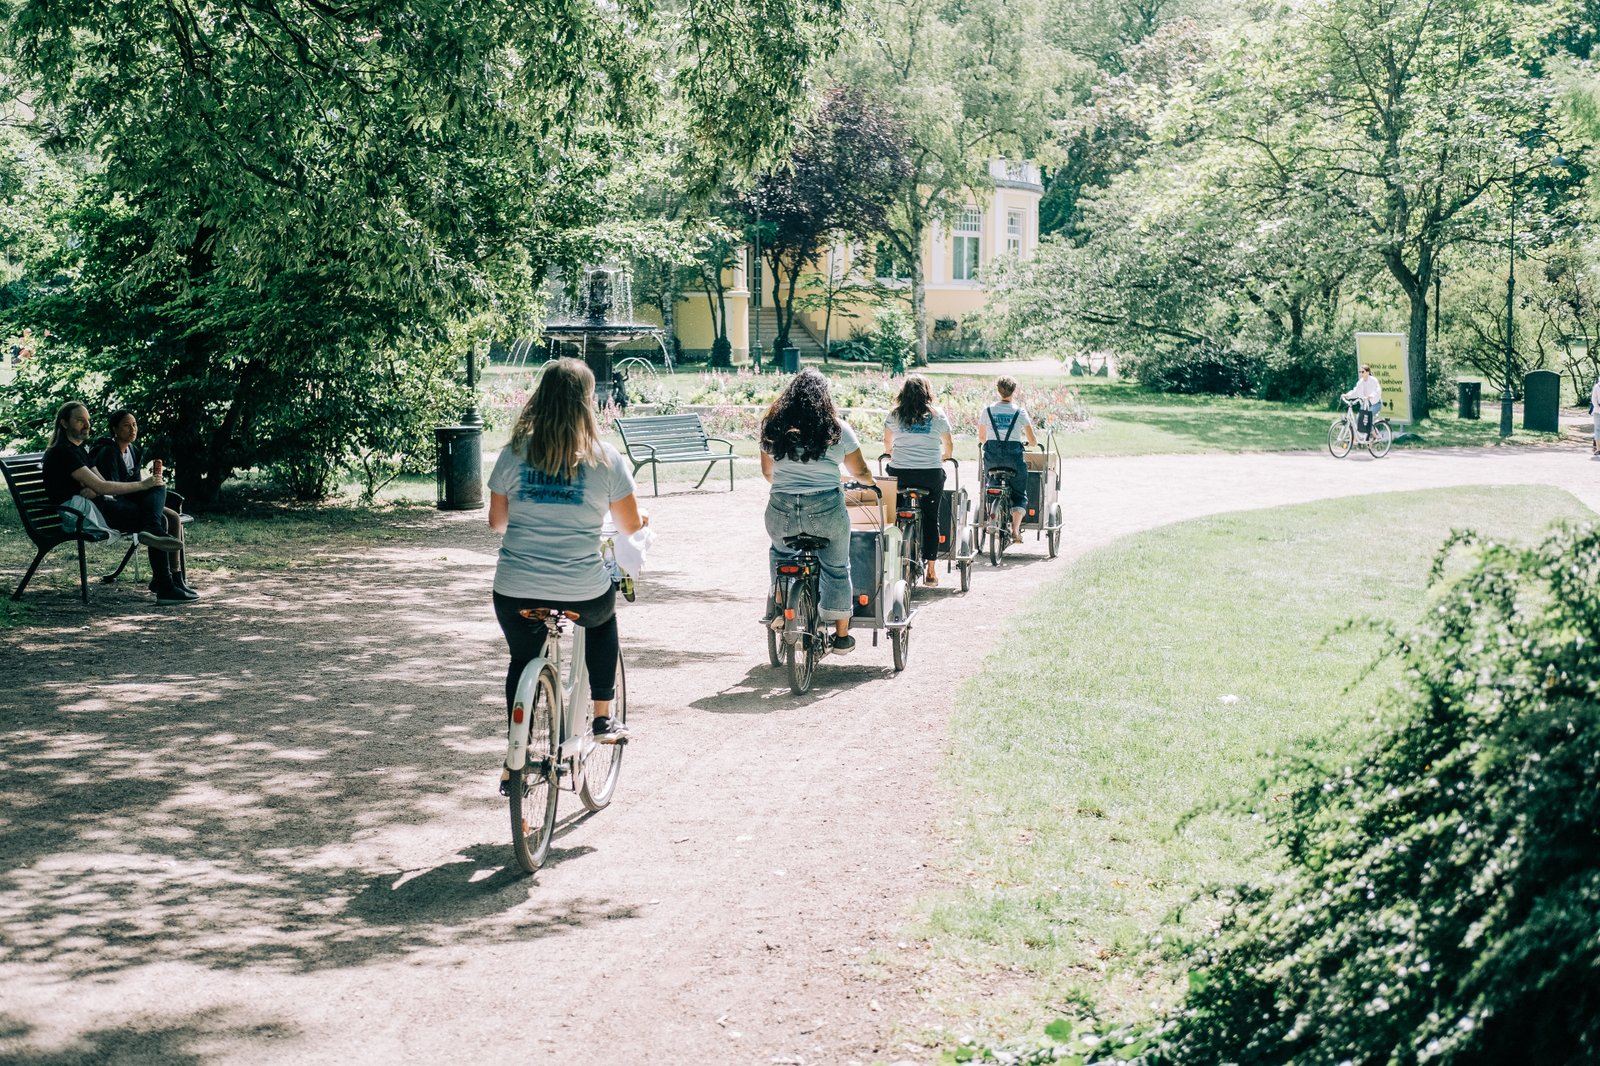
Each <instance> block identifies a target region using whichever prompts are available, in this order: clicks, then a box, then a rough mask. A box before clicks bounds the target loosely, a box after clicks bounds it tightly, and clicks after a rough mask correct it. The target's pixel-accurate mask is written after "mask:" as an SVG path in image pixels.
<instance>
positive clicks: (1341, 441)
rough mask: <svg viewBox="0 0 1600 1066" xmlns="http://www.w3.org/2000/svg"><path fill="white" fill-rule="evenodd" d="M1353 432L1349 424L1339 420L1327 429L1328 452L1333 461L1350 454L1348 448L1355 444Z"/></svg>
mask: <svg viewBox="0 0 1600 1066" xmlns="http://www.w3.org/2000/svg"><path fill="white" fill-rule="evenodd" d="M1355 440H1356V436H1355V431H1354V430H1353V429H1351V427H1350V423H1349V422H1347V421H1345V420H1344V419H1342V418H1341V419H1339V420H1338V421H1337V422H1335V423H1334V424H1333V425H1331V426H1329V427H1328V451H1329V452H1330V453H1331V454H1332V455H1333V457H1334V458H1335V459H1343V458H1344V457H1345V456H1347V455H1349V454H1350V447H1351V445H1353V444H1354V443H1355Z"/></svg>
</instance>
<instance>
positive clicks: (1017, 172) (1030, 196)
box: [676, 160, 1044, 365]
mask: <svg viewBox="0 0 1600 1066" xmlns="http://www.w3.org/2000/svg"><path fill="white" fill-rule="evenodd" d="M989 176H990V181H991V186H992V187H990V188H987V189H984V190H981V192H982V196H981V197H979V196H974V197H973V198H971V199H970V200H969V201H968V203H967V205H966V206H965V207H964V208H963V209H961V210H959V211H956V212H953V213H952V215H951V217H948V218H946V219H944V220H943V221H941V222H938V223H935V224H934V226H933V227H932V230H931V232H930V233H929V235H928V239H927V241H926V243H925V244H924V247H923V253H922V257H923V258H922V269H923V278H924V292H925V297H926V301H927V310H928V326H929V332H930V338H929V341H930V342H929V351H930V352H933V353H934V354H938V353H940V352H941V351H947V350H950V349H952V348H954V347H956V346H958V345H959V343H960V341H961V336H962V331H961V323H962V321H963V320H964V319H966V318H968V317H970V316H971V315H972V314H973V313H974V312H976V311H978V310H980V309H982V308H983V306H984V304H985V303H986V302H987V301H988V298H989V291H988V289H987V288H986V287H985V286H984V283H983V281H982V278H983V275H984V270H985V268H986V267H988V265H989V264H990V263H991V262H993V261H994V260H995V259H996V258H997V257H1000V256H1006V255H1013V256H1020V257H1023V258H1027V257H1029V256H1031V255H1032V254H1033V252H1034V250H1035V248H1036V247H1037V246H1038V243H1039V200H1040V198H1041V197H1042V196H1043V195H1044V186H1043V184H1042V183H1041V182H1040V179H1039V168H1038V167H1037V166H1035V165H1034V164H1032V163H1007V162H1005V161H1003V160H995V161H994V162H992V163H991V164H990V171H989ZM806 273H808V274H811V275H813V277H812V278H810V279H807V278H805V277H802V279H801V283H800V287H801V289H805V288H806V287H807V285H808V282H809V283H810V288H811V290H812V291H820V289H821V288H823V287H824V286H823V285H822V282H823V281H824V279H825V278H826V277H827V276H828V275H829V273H831V275H832V277H833V278H834V279H835V282H834V285H833V286H832V287H833V288H837V287H838V286H839V285H840V284H841V283H847V284H851V285H871V286H875V287H878V288H880V289H888V290H890V291H893V292H897V293H898V295H899V297H900V299H902V300H904V302H905V305H906V307H907V308H908V309H909V308H910V305H911V286H910V283H909V282H907V281H906V280H904V278H905V276H906V274H907V273H908V271H906V270H905V269H897V268H896V267H895V264H894V259H893V256H891V255H889V254H887V252H886V250H885V249H884V248H882V246H879V247H863V246H861V245H840V246H838V247H835V248H834V249H833V250H832V251H831V252H830V253H829V254H828V256H827V259H826V261H824V262H819V263H815V264H812V265H811V266H810V267H808V268H807V271H806ZM758 275H759V270H758V267H757V265H756V264H755V262H754V250H753V249H750V248H746V249H745V250H744V252H743V253H742V254H741V256H740V257H739V264H738V266H736V267H735V268H734V269H732V270H730V271H728V272H726V273H725V275H724V279H723V280H724V282H725V283H726V284H727V286H728V291H727V293H726V297H725V299H726V303H727V308H728V340H729V342H730V343H731V344H732V346H733V361H734V363H735V364H736V365H737V364H741V363H748V362H749V361H750V349H751V347H752V345H756V344H759V345H762V346H765V347H767V348H770V347H771V343H772V338H773V337H774V336H775V335H776V334H777V332H778V316H777V311H776V310H775V309H774V308H773V307H772V306H771V300H772V286H771V285H770V284H765V285H764V291H763V293H762V301H761V302H762V304H763V305H765V306H762V307H760V308H757V307H756V306H755V305H754V301H753V300H752V296H751V291H750V282H751V281H752V280H753V279H754V278H756V277H757V276H758ZM852 315H854V316H855V317H853V318H852V317H851V316H852ZM828 318H829V316H828V315H827V313H826V312H825V311H823V310H808V311H802V312H800V313H799V314H797V315H796V316H795V324H794V328H793V329H792V330H791V331H790V334H789V340H790V343H791V344H793V345H795V347H797V348H799V349H800V350H801V353H802V354H806V353H818V352H820V351H821V349H822V342H823V339H824V336H825V335H826V336H828V337H831V339H832V340H836V341H837V340H843V339H846V338H848V337H849V336H851V334H852V332H853V331H863V332H864V331H865V330H867V329H870V327H871V324H872V314H871V311H870V310H868V309H865V308H863V307H861V306H860V304H859V301H856V302H855V303H854V305H852V301H850V300H848V299H845V300H842V301H838V302H836V303H835V305H834V309H833V315H832V321H831V323H830V322H829V321H827V320H828ZM676 326H677V333H678V339H679V342H680V343H681V344H682V346H683V348H684V351H685V353H688V354H694V355H699V354H702V353H709V352H710V350H711V343H712V341H713V340H714V339H715V332H714V330H713V327H712V315H711V308H710V298H709V297H707V296H706V295H705V294H704V293H701V292H686V293H684V294H683V295H682V296H681V298H680V300H679V303H678V307H677V321H676Z"/></svg>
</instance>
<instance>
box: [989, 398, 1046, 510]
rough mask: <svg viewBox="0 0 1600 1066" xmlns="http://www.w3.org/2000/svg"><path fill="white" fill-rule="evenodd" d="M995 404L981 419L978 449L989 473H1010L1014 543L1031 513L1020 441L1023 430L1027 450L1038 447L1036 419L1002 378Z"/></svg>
mask: <svg viewBox="0 0 1600 1066" xmlns="http://www.w3.org/2000/svg"><path fill="white" fill-rule="evenodd" d="M994 390H995V396H996V399H995V402H994V403H991V404H990V405H989V406H988V407H985V408H984V409H983V414H981V415H979V416H978V448H979V450H980V452H981V453H982V455H983V464H984V467H985V469H987V470H996V469H999V470H1010V471H1011V472H1012V475H1013V476H1012V478H1011V539H1012V540H1021V539H1022V518H1023V516H1024V515H1025V514H1027V513H1028V464H1027V461H1026V460H1025V459H1024V458H1023V457H1022V442H1021V441H1019V440H1017V432H1018V431H1019V430H1020V431H1021V432H1022V433H1023V435H1024V436H1026V437H1027V439H1028V447H1030V448H1034V447H1037V446H1038V444H1039V438H1038V436H1037V435H1036V434H1035V433H1034V432H1033V419H1032V418H1030V417H1029V416H1028V409H1027V408H1025V407H1023V406H1022V405H1021V404H1020V403H1018V402H1017V400H1016V395H1017V383H1016V382H1015V381H1013V380H1011V379H1010V378H1001V379H999V380H998V381H996V382H995V383H994Z"/></svg>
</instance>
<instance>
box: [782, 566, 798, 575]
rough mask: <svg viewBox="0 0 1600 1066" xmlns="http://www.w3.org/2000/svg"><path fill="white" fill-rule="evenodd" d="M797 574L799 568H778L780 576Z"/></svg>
mask: <svg viewBox="0 0 1600 1066" xmlns="http://www.w3.org/2000/svg"><path fill="white" fill-rule="evenodd" d="M799 572H800V568H799V567H798V566H780V567H778V573H780V574H798V573H799Z"/></svg>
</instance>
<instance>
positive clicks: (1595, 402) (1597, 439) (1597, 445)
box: [1589, 379, 1600, 455]
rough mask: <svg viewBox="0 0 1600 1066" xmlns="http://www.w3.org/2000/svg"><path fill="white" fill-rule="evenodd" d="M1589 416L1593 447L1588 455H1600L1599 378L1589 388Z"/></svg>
mask: <svg viewBox="0 0 1600 1066" xmlns="http://www.w3.org/2000/svg"><path fill="white" fill-rule="evenodd" d="M1589 417H1590V418H1591V419H1593V420H1594V447H1593V448H1592V449H1591V450H1590V452H1589V454H1590V455H1600V379H1596V380H1595V383H1594V388H1592V389H1590V390H1589Z"/></svg>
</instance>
